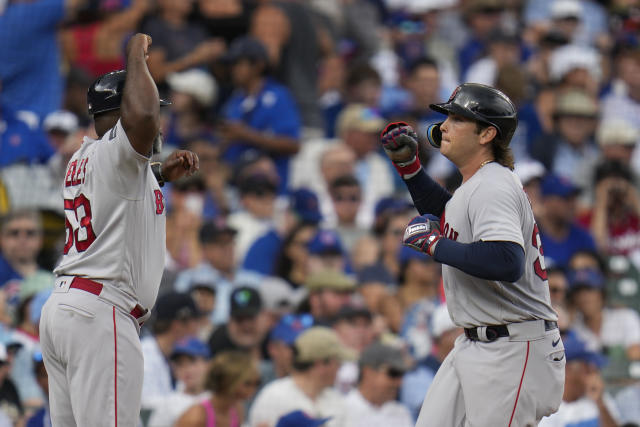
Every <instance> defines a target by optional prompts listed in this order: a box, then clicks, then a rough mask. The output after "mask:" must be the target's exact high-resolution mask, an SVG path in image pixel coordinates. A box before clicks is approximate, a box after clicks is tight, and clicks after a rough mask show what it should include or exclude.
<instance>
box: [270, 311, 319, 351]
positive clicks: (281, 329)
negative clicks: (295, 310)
mask: <svg viewBox="0 0 640 427" xmlns="http://www.w3.org/2000/svg"><path fill="white" fill-rule="evenodd" d="M311 326H313V316H311V315H310V314H287V315H284V316H282V317H281V318H280V321H279V322H278V323H277V324H276V326H274V327H273V329H271V333H270V334H269V340H271V341H283V342H285V343H286V344H288V345H293V343H294V342H295V340H296V338H298V335H300V334H301V333H302V332H304V331H305V330H307V329H308V328H310V327H311Z"/></svg>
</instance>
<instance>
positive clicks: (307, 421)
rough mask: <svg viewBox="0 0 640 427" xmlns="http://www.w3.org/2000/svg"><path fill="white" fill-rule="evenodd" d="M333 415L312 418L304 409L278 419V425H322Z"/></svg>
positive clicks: (313, 426)
mask: <svg viewBox="0 0 640 427" xmlns="http://www.w3.org/2000/svg"><path fill="white" fill-rule="evenodd" d="M330 419H331V417H327V418H311V417H310V416H309V415H307V414H305V413H304V412H302V411H299V410H298V411H293V412H289V413H288V414H286V415H283V416H282V417H280V419H279V420H278V423H277V424H276V427H320V426H321V425H323V424H324V423H326V422H327V421H329V420H330Z"/></svg>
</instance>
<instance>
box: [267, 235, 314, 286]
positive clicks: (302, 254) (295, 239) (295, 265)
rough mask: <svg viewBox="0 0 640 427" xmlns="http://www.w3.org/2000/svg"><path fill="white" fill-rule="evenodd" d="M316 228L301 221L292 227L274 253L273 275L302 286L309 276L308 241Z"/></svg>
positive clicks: (292, 284)
mask: <svg viewBox="0 0 640 427" xmlns="http://www.w3.org/2000/svg"><path fill="white" fill-rule="evenodd" d="M317 231H318V228H317V226H316V225H314V224H310V223H304V222H303V223H302V224H298V225H297V226H296V227H294V228H293V229H292V230H291V231H290V232H289V233H288V234H287V235H286V236H285V237H284V241H283V242H282V246H281V247H280V250H279V251H278V252H277V253H276V259H275V264H274V275H275V276H277V277H280V278H282V279H284V280H286V281H287V282H288V283H289V284H290V285H291V286H292V287H294V288H300V287H302V286H304V284H305V283H306V281H307V278H308V276H309V273H310V271H309V242H310V241H311V239H313V236H315V235H316V233H317Z"/></svg>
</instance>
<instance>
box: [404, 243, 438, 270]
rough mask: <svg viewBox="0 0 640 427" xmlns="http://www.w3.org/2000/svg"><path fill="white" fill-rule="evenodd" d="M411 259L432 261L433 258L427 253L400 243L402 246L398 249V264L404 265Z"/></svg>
mask: <svg viewBox="0 0 640 427" xmlns="http://www.w3.org/2000/svg"><path fill="white" fill-rule="evenodd" d="M412 260H416V261H422V262H431V261H433V259H432V258H431V257H430V256H429V255H427V254H424V253H422V252H419V251H417V250H415V249H411V248H410V247H409V246H404V245H402V247H401V248H400V250H399V251H398V261H400V264H402V265H404V264H407V263H408V262H409V261H412Z"/></svg>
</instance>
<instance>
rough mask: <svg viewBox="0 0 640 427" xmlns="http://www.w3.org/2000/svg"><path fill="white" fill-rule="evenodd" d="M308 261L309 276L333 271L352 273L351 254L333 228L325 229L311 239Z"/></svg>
mask: <svg viewBox="0 0 640 427" xmlns="http://www.w3.org/2000/svg"><path fill="white" fill-rule="evenodd" d="M307 248H308V250H309V258H308V261H307V265H308V267H307V268H308V271H309V274H313V273H316V272H318V271H324V270H332V271H338V272H348V271H350V268H351V266H350V264H349V254H348V253H347V252H346V251H345V248H344V245H343V244H342V240H341V239H340V235H339V234H338V232H337V231H336V230H334V229H332V228H324V229H320V230H318V232H317V233H316V234H315V235H314V236H313V238H311V240H310V241H309V245H308V247H307Z"/></svg>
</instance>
